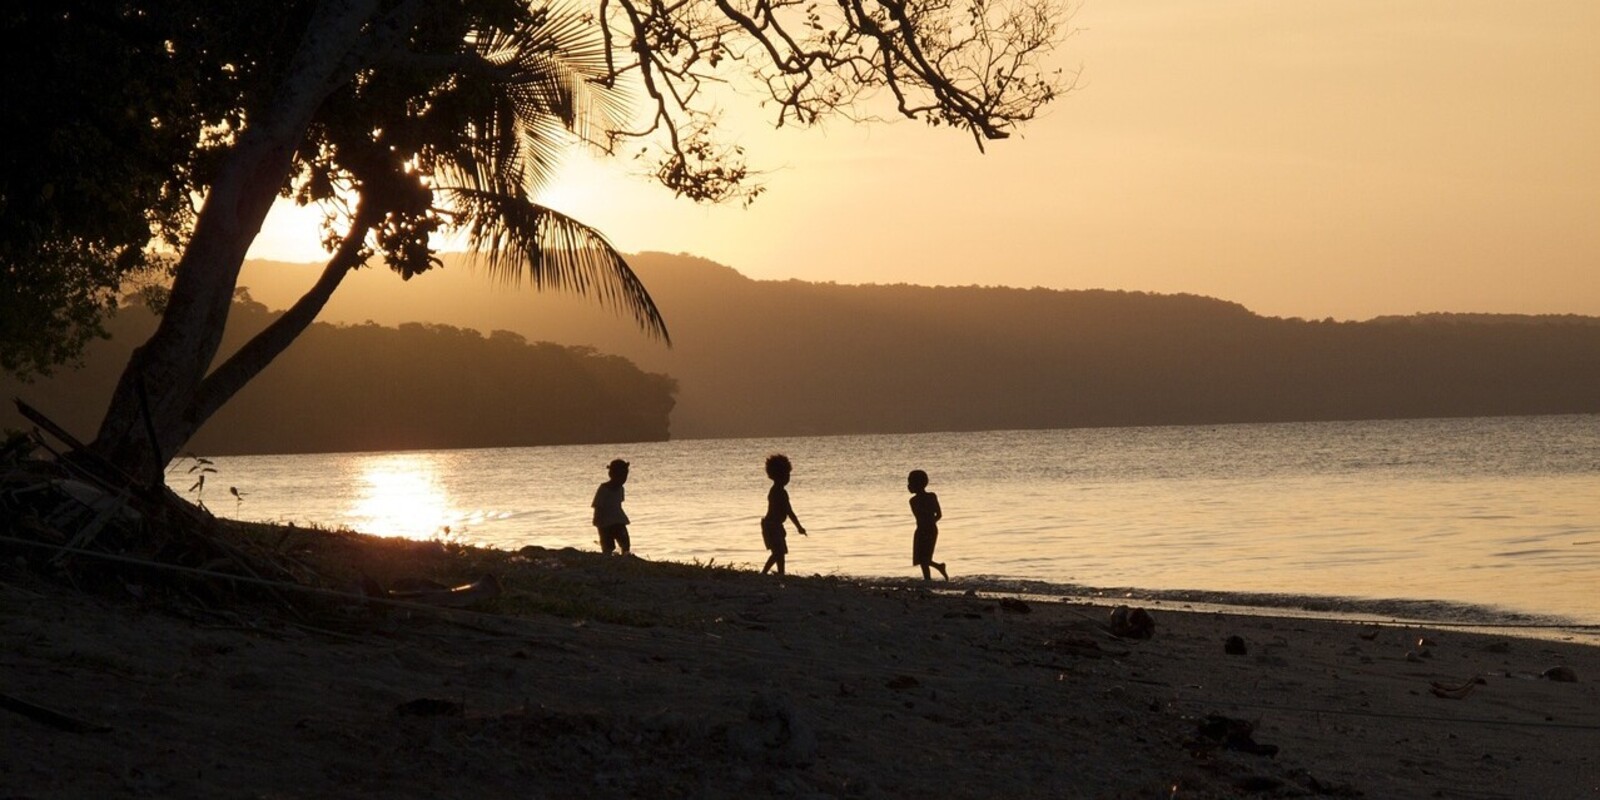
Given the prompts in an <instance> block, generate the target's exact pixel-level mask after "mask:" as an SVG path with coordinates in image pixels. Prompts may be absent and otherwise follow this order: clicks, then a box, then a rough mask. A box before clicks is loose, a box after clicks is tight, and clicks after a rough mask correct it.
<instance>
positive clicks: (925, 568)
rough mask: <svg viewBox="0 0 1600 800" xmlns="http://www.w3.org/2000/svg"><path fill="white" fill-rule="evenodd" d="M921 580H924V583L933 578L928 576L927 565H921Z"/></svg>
mask: <svg viewBox="0 0 1600 800" xmlns="http://www.w3.org/2000/svg"><path fill="white" fill-rule="evenodd" d="M922 579H923V580H925V581H931V580H933V576H932V575H929V574H928V565H927V564H923V565H922Z"/></svg>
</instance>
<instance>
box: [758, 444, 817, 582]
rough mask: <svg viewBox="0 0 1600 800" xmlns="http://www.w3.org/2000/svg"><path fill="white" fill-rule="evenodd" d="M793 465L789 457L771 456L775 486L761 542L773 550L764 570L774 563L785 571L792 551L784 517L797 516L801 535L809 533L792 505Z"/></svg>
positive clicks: (769, 473)
mask: <svg viewBox="0 0 1600 800" xmlns="http://www.w3.org/2000/svg"><path fill="white" fill-rule="evenodd" d="M792 470H793V465H791V464H790V463H789V457H788V456H785V455H779V454H774V455H770V456H767V477H768V478H771V479H772V488H771V489H769V490H767V515H766V516H764V517H762V518H761V543H762V544H764V545H766V546H767V549H768V550H771V551H772V555H771V556H770V557H768V558H767V565H766V566H764V567H762V568H761V574H762V575H765V574H767V570H770V569H772V568H773V567H774V566H776V567H777V568H778V574H779V575H782V574H783V557H784V556H785V555H786V554H788V552H789V542H788V533H787V532H785V531H784V529H783V521H784V520H786V519H792V520H794V529H795V530H797V531H799V532H800V535H801V536H805V535H806V526H804V525H801V524H800V518H799V517H797V516H795V515H794V507H793V506H791V505H789V490H788V489H785V488H784V487H785V486H788V485H789V473H790V472H791V471H792Z"/></svg>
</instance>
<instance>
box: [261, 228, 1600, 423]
mask: <svg viewBox="0 0 1600 800" xmlns="http://www.w3.org/2000/svg"><path fill="white" fill-rule="evenodd" d="M450 262H451V260H450V259H447V266H446V268H445V269H442V270H436V271H434V272H430V273H427V274H425V275H423V276H421V277H419V278H417V279H415V280H413V281H412V282H410V283H409V284H406V283H402V282H401V281H399V280H396V279H394V276H393V275H385V274H374V273H373V272H372V271H368V272H366V273H363V274H362V275H360V276H352V277H360V278H362V279H363V280H364V281H365V284H364V285H363V288H362V289H360V290H359V291H350V292H345V291H341V294H342V295H344V296H343V297H336V298H335V301H334V304H333V305H330V307H329V310H328V312H327V314H325V316H327V315H332V316H333V317H334V318H340V316H341V315H343V316H344V318H350V319H366V318H368V317H371V316H372V315H374V314H389V315H404V316H403V317H401V318H409V319H431V320H435V321H439V322H446V323H449V324H453V325H474V326H479V327H483V328H489V327H495V328H506V329H509V330H515V331H517V332H519V333H522V334H523V335H525V336H527V337H528V338H530V339H544V340H549V341H555V342H563V343H572V344H588V345H592V346H594V347H596V348H598V349H599V350H601V351H604V352H609V353H617V354H620V355H622V356H625V357H627V358H629V359H631V360H632V361H634V362H635V363H637V364H639V365H640V366H641V367H642V368H644V369H647V370H651V371H655V372H665V373H668V374H670V375H672V376H673V377H674V378H676V379H677V380H678V383H679V387H680V389H679V394H678V405H677V408H676V410H675V411H674V412H673V423H672V434H673V436H674V437H699V436H746V435H751V436H754V435H762V436H765V435H789V434H826V433H854V432H906V431H931V430H973V429H1001V428H1044V427H1070V426H1103V425H1149V424H1184V423H1223V422H1255V421H1289V420H1325V419H1363V418H1386V417H1432V416H1463V415H1499V414H1545V413H1573V412H1596V411H1600V324H1593V323H1600V320H1595V319H1594V318H1587V317H1577V318H1574V317H1565V316H1560V317H1548V318H1546V317H1513V316H1504V315H1491V316H1485V317H1480V316H1474V315H1463V314H1450V315H1435V316H1419V317H1403V318H1394V317H1389V318H1384V319H1383V320H1381V321H1379V320H1374V321H1369V322H1333V321H1323V322H1315V321H1303V320H1298V319H1277V318H1267V317H1261V316H1259V315H1256V314H1254V313H1252V312H1250V311H1249V310H1248V309H1246V308H1244V307H1243V306H1240V305H1238V304H1235V303H1229V302H1224V301H1220V300H1214V299H1210V298H1204V297H1196V296H1188V295H1155V294H1143V293H1137V292H1112V291H1058V290H1047V289H1009V288H995V287H979V286H965V287H938V288H931V287H922V286H906V285H897V286H849V285H835V284H819V283H807V282H801V281H783V282H774V281H756V280H751V279H749V278H746V277H744V276H742V275H740V274H739V273H738V272H736V271H734V270H733V269H731V268H728V267H726V266H721V265H718V264H714V263H712V262H709V261H706V260H703V259H699V258H694V257H690V256H681V255H679V256H674V255H665V254H660V253H643V254H639V255H637V256H634V257H632V258H630V262H631V263H632V264H633V266H634V268H635V270H636V272H637V273H638V274H639V276H640V277H641V278H642V279H643V280H644V282H645V285H646V286H647V287H648V288H649V290H650V292H651V294H652V296H653V297H654V298H655V299H656V301H657V303H658V304H659V305H660V307H661V310H662V313H663V314H665V315H666V319H667V323H668V325H669V327H670V329H671V332H672V337H673V342H674V347H673V348H672V349H671V350H668V349H667V348H665V347H663V346H662V345H660V344H659V343H656V342H653V341H651V340H649V339H646V338H645V337H644V336H642V335H641V334H639V333H638V332H637V330H636V329H635V328H634V327H633V326H632V324H631V323H630V322H628V321H626V320H623V319H620V318H618V317H617V316H615V315H614V314H611V313H608V312H606V311H603V310H600V309H598V308H596V307H595V306H594V304H593V301H592V300H583V299H579V298H570V297H562V296H559V295H549V294H546V295H539V294H535V293H533V292H531V291H528V290H523V291H515V290H504V291H496V290H493V289H492V288H490V286H489V285H488V284H486V283H485V282H484V280H483V278H482V276H476V275H473V274H471V272H470V271H469V270H465V269H462V267H461V265H460V264H459V263H450ZM264 266H265V265H257V267H256V268H255V269H253V270H251V271H249V272H248V273H247V275H246V278H245V282H246V283H247V284H248V285H249V286H250V287H251V288H252V291H255V292H256V294H257V297H258V298H260V297H261V296H262V294H261V292H262V291H264V290H269V289H272V288H273V287H274V286H275V285H276V284H275V283H274V281H277V282H279V283H285V284H286V286H287V285H293V286H295V287H300V286H303V285H305V284H308V283H309V280H310V279H309V277H308V275H309V274H311V272H312V271H311V269H310V268H302V269H301V271H300V272H298V273H297V272H295V271H294V270H293V269H290V268H286V267H281V266H279V267H277V268H276V269H266V268H264ZM975 277H981V275H978V274H975ZM418 284H421V285H418ZM347 288H349V287H347ZM273 290H278V289H273ZM278 291H287V289H286V288H285V289H282V290H278ZM362 296H365V297H367V298H376V301H375V302H369V304H367V305H361V304H360V303H361V298H362ZM269 302H277V301H269ZM281 302H282V303H284V304H286V303H287V300H283V301H281ZM340 303H343V305H339V304H340ZM455 306H460V307H461V310H460V311H451V310H450V309H451V308H452V307H455ZM378 319H380V321H382V320H383V319H385V318H384V317H381V316H380V317H378Z"/></svg>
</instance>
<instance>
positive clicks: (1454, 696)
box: [1428, 675, 1489, 700]
mask: <svg viewBox="0 0 1600 800" xmlns="http://www.w3.org/2000/svg"><path fill="white" fill-rule="evenodd" d="M1488 683H1489V682H1488V681H1486V680H1484V679H1483V676H1481V675H1474V676H1472V677H1471V678H1468V679H1466V680H1465V681H1462V682H1460V683H1444V682H1441V681H1431V682H1430V683H1429V684H1428V686H1429V689H1430V691H1432V692H1433V696H1434V697H1442V698H1444V699H1446V700H1462V699H1464V698H1466V696H1467V695H1469V694H1472V690H1474V689H1476V688H1478V687H1479V686H1485V685H1488Z"/></svg>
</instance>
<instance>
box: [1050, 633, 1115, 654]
mask: <svg viewBox="0 0 1600 800" xmlns="http://www.w3.org/2000/svg"><path fill="white" fill-rule="evenodd" d="M1044 646H1045V648H1046V649H1049V650H1054V651H1055V652H1057V653H1066V654H1067V655H1071V656H1082V657H1084V658H1100V657H1102V656H1111V657H1113V658H1117V657H1121V656H1125V655H1127V654H1128V651H1127V650H1107V649H1105V648H1103V647H1101V646H1100V643H1099V642H1096V641H1095V640H1093V639H1086V638H1083V637H1080V636H1074V637H1071V638H1068V639H1046V640H1045V642H1044Z"/></svg>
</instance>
